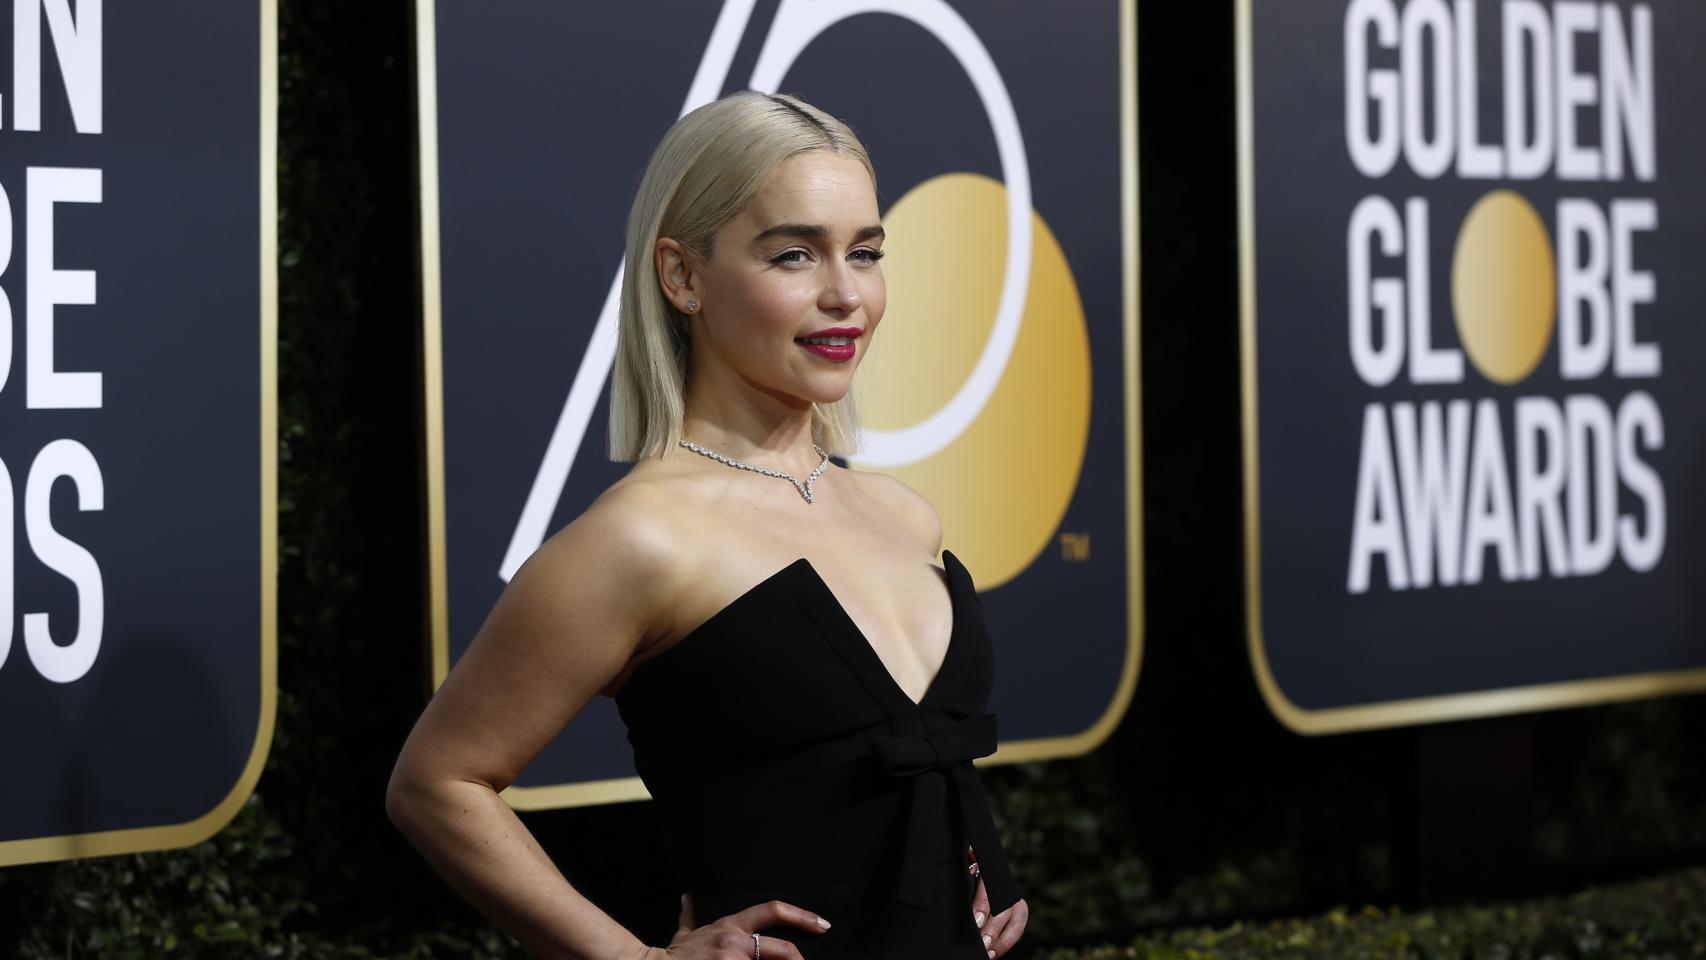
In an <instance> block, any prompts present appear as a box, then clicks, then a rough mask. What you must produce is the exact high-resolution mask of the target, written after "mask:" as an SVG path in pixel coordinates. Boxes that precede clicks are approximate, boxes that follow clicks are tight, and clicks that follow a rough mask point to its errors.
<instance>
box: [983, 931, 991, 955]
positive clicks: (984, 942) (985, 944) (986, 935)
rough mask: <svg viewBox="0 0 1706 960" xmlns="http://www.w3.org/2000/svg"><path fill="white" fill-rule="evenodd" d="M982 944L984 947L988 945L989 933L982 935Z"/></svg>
mask: <svg viewBox="0 0 1706 960" xmlns="http://www.w3.org/2000/svg"><path fill="white" fill-rule="evenodd" d="M983 945H984V946H986V947H987V946H989V934H987V933H986V934H984V935H983ZM991 952H993V951H991Z"/></svg>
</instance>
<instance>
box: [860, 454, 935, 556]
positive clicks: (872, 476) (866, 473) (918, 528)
mask: <svg viewBox="0 0 1706 960" xmlns="http://www.w3.org/2000/svg"><path fill="white" fill-rule="evenodd" d="M847 474H848V475H849V476H850V477H852V478H854V481H855V482H856V483H858V484H859V485H860V487H861V489H862V490H863V491H864V493H865V495H866V496H869V497H870V498H871V499H872V500H873V501H874V502H875V503H877V504H878V505H879V507H880V508H881V509H883V510H885V511H887V512H889V513H890V514H892V515H893V516H894V517H896V518H897V519H899V520H900V521H901V522H902V523H904V524H905V525H906V527H907V529H908V530H909V531H910V532H911V533H912V535H913V536H914V537H916V538H917V540H918V542H919V543H921V544H923V545H924V549H926V550H928V551H930V555H931V556H932V557H934V556H936V555H937V554H938V553H940V552H941V550H942V517H941V515H940V514H939V513H937V512H936V507H935V505H934V504H932V503H931V502H930V498H928V497H926V496H925V495H924V494H922V493H919V492H918V491H917V490H915V489H913V488H912V487H911V486H909V485H908V484H907V483H906V482H905V481H903V480H901V479H900V478H899V477H895V476H893V475H891V474H887V473H878V472H876V471H874V470H851V469H850V470H848V471H847Z"/></svg>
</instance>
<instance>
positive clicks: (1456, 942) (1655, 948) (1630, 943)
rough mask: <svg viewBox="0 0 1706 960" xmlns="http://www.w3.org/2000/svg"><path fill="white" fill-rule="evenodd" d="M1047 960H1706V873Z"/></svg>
mask: <svg viewBox="0 0 1706 960" xmlns="http://www.w3.org/2000/svg"><path fill="white" fill-rule="evenodd" d="M1040 956H1041V960H1114V958H1135V960H1241V958H1256V957H1262V958H1267V957H1293V958H1320V960H1340V958H1344V960H1351V958H1356V960H1375V958H1392V960H1446V958H1450V960H1483V958H1486V960H1527V958H1535V960H1539V958H1566V957H1580V958H1606V960H1622V958H1636V957H1640V958H1661V957H1663V958H1677V960H1681V958H1685V957H1706V869H1693V870H1686V871H1683V872H1680V873H1674V874H1670V875H1667V876H1662V877H1655V878H1652V879H1649V880H1642V881H1639V882H1635V883H1626V884H1620V885H1617V886H1607V887H1600V888H1595V889H1590V890H1587V891H1584V892H1582V893H1578V894H1576V895H1574V896H1569V897H1549V898H1545V899H1538V900H1529V901H1524V902H1520V903H1511V904H1501V905H1493V906H1466V907H1458V908H1454V909H1448V910H1437V911H1429V912H1423V913H1404V912H1402V911H1400V910H1397V909H1396V908H1384V909H1383V908H1380V907H1375V906H1366V907H1363V908H1362V909H1360V910H1356V911H1352V910H1348V909H1342V908H1341V909H1337V910H1332V911H1329V912H1327V913H1326V914H1323V915H1321V916H1318V917H1312V918H1309V919H1294V920H1276V921H1273V922H1270V923H1235V924H1233V925H1232V926H1230V927H1223V928H1220V929H1204V928H1198V929H1185V930H1174V931H1170V932H1167V933H1162V934H1154V935H1149V936H1144V937H1140V938H1138V939H1137V940H1136V941H1135V942H1133V943H1131V944H1129V945H1127V946H1105V947H1095V948H1092V949H1089V950H1054V951H1050V952H1047V953H1044V954H1041V955H1040Z"/></svg>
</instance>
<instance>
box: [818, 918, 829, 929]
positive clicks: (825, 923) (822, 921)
mask: <svg viewBox="0 0 1706 960" xmlns="http://www.w3.org/2000/svg"><path fill="white" fill-rule="evenodd" d="M817 925H818V926H820V927H822V928H824V929H825V930H828V929H829V921H828V920H825V919H824V918H822V917H818V918H817Z"/></svg>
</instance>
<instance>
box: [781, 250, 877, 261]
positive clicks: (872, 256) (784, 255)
mask: <svg viewBox="0 0 1706 960" xmlns="http://www.w3.org/2000/svg"><path fill="white" fill-rule="evenodd" d="M805 252H806V251H804V250H801V249H799V248H797V247H796V248H795V249H793V250H784V251H782V252H781V253H779V254H777V255H776V256H774V257H771V258H770V262H771V263H803V262H804V261H801V260H795V259H793V255H794V254H796V253H798V254H802V255H803V254H804V253H805ZM853 254H854V255H858V254H865V256H863V257H861V258H860V259H862V260H864V261H865V262H866V263H876V262H877V261H878V260H881V259H882V258H883V257H885V256H887V255H888V254H887V253H886V252H885V251H882V250H872V249H870V248H868V247H861V248H859V249H858V250H855V251H853Z"/></svg>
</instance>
